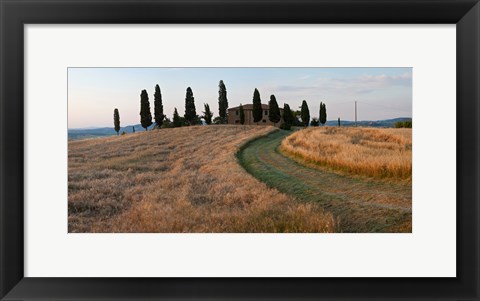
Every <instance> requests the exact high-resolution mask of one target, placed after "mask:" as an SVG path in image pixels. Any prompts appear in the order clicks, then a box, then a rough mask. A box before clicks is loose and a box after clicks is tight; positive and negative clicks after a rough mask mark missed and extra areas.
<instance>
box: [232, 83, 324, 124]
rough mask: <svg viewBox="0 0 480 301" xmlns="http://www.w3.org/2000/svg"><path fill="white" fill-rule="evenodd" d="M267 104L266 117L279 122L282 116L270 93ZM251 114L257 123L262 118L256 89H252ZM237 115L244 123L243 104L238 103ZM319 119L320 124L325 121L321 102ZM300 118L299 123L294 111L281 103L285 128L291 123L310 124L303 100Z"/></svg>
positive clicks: (306, 105) (275, 100)
mask: <svg viewBox="0 0 480 301" xmlns="http://www.w3.org/2000/svg"><path fill="white" fill-rule="evenodd" d="M268 106H269V111H268V119H269V120H270V121H271V122H273V123H274V124H276V123H277V122H279V121H280V120H281V118H282V116H281V114H280V108H279V107H278V103H277V99H276V98H275V95H273V94H272V95H270V101H269V102H268ZM252 114H253V122H256V123H257V124H258V122H259V121H261V120H262V118H263V110H262V102H261V99H260V93H259V92H258V90H257V89H255V90H254V91H253V108H252ZM239 115H240V116H239V117H240V123H241V124H244V123H245V113H244V110H243V106H242V105H241V104H240V108H239ZM319 116H320V118H319V121H318V120H317V122H320V123H321V124H322V125H323V124H325V123H326V122H327V108H326V105H325V104H324V103H323V102H320V112H319ZM300 118H301V119H302V122H301V123H299V121H298V119H297V115H296V112H294V111H292V110H291V109H290V106H289V105H288V104H287V103H285V104H284V105H283V122H284V125H282V126H284V127H285V128H290V127H291V126H292V125H303V126H308V125H309V124H310V110H309V108H308V104H307V101H305V100H303V101H302V106H301V110H300ZM317 125H318V124H317Z"/></svg>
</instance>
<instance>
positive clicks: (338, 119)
mask: <svg viewBox="0 0 480 301" xmlns="http://www.w3.org/2000/svg"><path fill="white" fill-rule="evenodd" d="M338 126H340V117H338Z"/></svg>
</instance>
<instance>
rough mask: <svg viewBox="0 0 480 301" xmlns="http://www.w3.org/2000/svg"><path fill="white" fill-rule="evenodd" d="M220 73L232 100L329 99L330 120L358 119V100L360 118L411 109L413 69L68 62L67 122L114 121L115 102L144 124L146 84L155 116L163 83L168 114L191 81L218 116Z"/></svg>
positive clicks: (314, 103) (199, 100)
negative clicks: (73, 65) (142, 105)
mask: <svg viewBox="0 0 480 301" xmlns="http://www.w3.org/2000/svg"><path fill="white" fill-rule="evenodd" d="M220 80H223V81H224V83H225V86H226V88H227V98H228V104H229V106H230V107H234V106H238V105H239V104H240V103H242V104H248V103H252V97H253V91H254V89H255V88H257V89H258V90H259V92H260V96H261V99H262V103H265V104H267V103H268V101H269V99H270V95H271V94H274V95H275V97H276V99H277V102H278V104H279V106H280V107H283V104H284V103H288V104H289V105H290V107H291V108H292V109H298V108H299V107H300V105H301V103H302V100H304V99H305V100H306V101H307V103H308V106H309V109H310V116H311V117H318V110H319V106H320V102H321V101H322V102H324V103H325V104H326V107H327V119H328V120H336V119H337V118H338V117H340V118H341V119H342V120H354V118H355V115H354V102H355V100H356V101H358V120H380V119H388V118H396V117H411V116H412V68H69V69H68V127H69V128H82V127H103V126H107V127H112V126H113V110H114V109H115V108H118V110H119V112H120V122H121V125H122V126H126V125H131V124H138V123H140V115H139V112H140V92H141V90H143V89H146V90H147V92H148V96H149V99H150V106H151V110H152V116H153V109H154V104H153V93H154V87H155V85H156V84H158V85H159V86H160V89H161V91H162V99H163V106H164V113H165V114H166V115H167V117H168V118H170V119H171V118H172V114H173V110H174V107H176V108H177V109H178V112H179V114H180V115H183V113H184V109H185V92H186V89H187V87H191V88H192V90H193V95H194V97H195V105H196V109H197V114H199V115H201V114H202V112H203V111H204V106H203V104H204V103H208V104H209V105H210V108H211V110H212V111H213V113H214V117H215V116H218V82H219V81H220Z"/></svg>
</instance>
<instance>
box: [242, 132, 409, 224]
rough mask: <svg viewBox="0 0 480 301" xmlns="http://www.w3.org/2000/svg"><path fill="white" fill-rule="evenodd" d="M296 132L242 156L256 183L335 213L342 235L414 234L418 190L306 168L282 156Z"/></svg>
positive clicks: (256, 144)
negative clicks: (283, 147) (285, 142)
mask: <svg viewBox="0 0 480 301" xmlns="http://www.w3.org/2000/svg"><path fill="white" fill-rule="evenodd" d="M290 133H291V132H287V131H282V130H280V131H277V132H274V133H272V134H270V135H268V136H267V137H263V138H260V139H257V140H255V141H253V142H251V143H249V144H248V145H247V146H246V147H245V148H244V149H243V150H242V151H241V152H240V153H239V154H238V157H239V160H240V162H241V164H242V165H243V166H244V168H245V169H246V170H247V171H248V172H249V173H251V174H252V175H253V176H255V177H256V178H258V179H260V180H261V181H263V182H265V183H266V184H267V185H269V186H271V187H274V188H276V189H278V190H279V191H281V192H283V193H286V194H289V195H293V196H295V197H296V198H298V199H299V200H301V201H306V202H318V203H319V204H320V205H321V206H322V207H323V208H324V209H325V210H326V211H329V212H331V213H332V214H333V215H334V216H335V218H336V219H337V220H338V223H339V228H340V229H339V230H340V231H341V232H411V230H412V223H411V219H412V188H411V185H410V184H395V183H384V182H378V181H372V180H368V179H358V178H352V177H348V176H344V175H339V174H336V173H332V172H328V171H323V170H318V169H313V168H309V167H306V166H303V165H301V164H299V163H297V162H295V161H293V160H291V159H290V158H287V157H285V156H284V155H282V154H281V153H280V152H279V151H278V147H279V145H280V142H281V141H282V139H283V138H284V137H285V136H287V135H289V134H290Z"/></svg>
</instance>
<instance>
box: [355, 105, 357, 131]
mask: <svg viewBox="0 0 480 301" xmlns="http://www.w3.org/2000/svg"><path fill="white" fill-rule="evenodd" d="M355 126H357V101H356V100H355Z"/></svg>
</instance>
